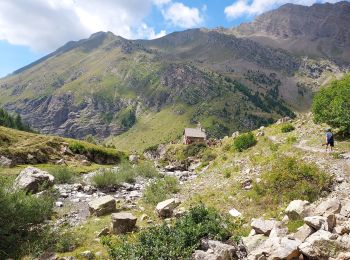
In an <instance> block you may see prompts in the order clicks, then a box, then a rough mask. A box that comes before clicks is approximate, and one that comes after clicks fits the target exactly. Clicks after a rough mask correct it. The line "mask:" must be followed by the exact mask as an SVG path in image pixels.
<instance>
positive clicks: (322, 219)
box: [304, 214, 336, 231]
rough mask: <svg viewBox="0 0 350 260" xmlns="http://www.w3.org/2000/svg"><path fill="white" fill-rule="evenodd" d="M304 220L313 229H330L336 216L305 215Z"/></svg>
mask: <svg viewBox="0 0 350 260" xmlns="http://www.w3.org/2000/svg"><path fill="white" fill-rule="evenodd" d="M304 222H305V223H306V224H307V225H309V226H310V227H311V228H313V229H315V230H319V229H323V230H326V231H332V230H333V228H334V227H335V225H336V218H335V215H334V214H328V215H326V216H312V217H306V218H304Z"/></svg>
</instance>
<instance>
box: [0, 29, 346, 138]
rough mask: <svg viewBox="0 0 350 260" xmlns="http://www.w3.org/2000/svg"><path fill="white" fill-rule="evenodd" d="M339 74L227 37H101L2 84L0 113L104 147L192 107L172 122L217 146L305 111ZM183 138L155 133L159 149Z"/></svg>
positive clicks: (195, 33)
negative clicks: (201, 129)
mask: <svg viewBox="0 0 350 260" xmlns="http://www.w3.org/2000/svg"><path fill="white" fill-rule="evenodd" d="M343 71H344V69H343V68H342V67H339V66H338V65H337V64H335V63H333V62H331V61H329V60H313V59H310V58H301V57H299V56H296V55H295V54H293V53H290V52H287V51H285V50H282V49H276V48H273V47H268V46H265V45H262V44H260V43H258V42H256V41H254V40H250V39H247V38H237V37H235V36H234V35H232V34H228V33H227V32H226V31H224V32H222V31H218V30H206V29H193V30H187V31H183V32H176V33H172V34H170V35H167V36H165V37H163V38H161V39H156V40H151V41H144V40H136V41H129V40H126V39H123V38H121V37H118V36H115V35H113V34H112V33H110V32H108V33H103V32H99V33H96V34H93V35H92V36H91V37H90V38H89V39H85V40H81V41H78V42H70V43H67V44H66V45H65V46H63V47H61V48H60V49H58V50H57V51H56V52H54V53H52V54H50V55H48V56H46V57H44V58H42V59H41V60H39V61H37V62H34V63H33V64H30V65H28V66H26V67H25V68H22V69H20V70H18V71H16V72H15V73H14V74H13V75H10V76H8V77H6V78H4V79H1V80H0V105H3V106H4V107H5V108H6V109H7V110H9V111H14V112H17V113H19V114H20V115H21V116H22V118H23V119H24V121H25V122H26V123H29V124H30V125H31V126H32V127H33V128H34V129H35V130H40V132H42V133H46V134H56V135H60V136H66V137H73V138H84V137H86V136H88V135H93V136H96V137H98V138H101V139H102V138H106V137H109V136H115V135H119V134H121V133H124V132H126V131H128V130H129V129H130V128H132V129H133V130H132V131H133V132H132V133H136V132H140V131H141V126H142V125H143V123H142V122H145V121H147V118H148V117H149V115H153V114H157V113H162V110H163V109H167V108H168V107H172V109H173V110H174V111H177V110H182V109H183V107H190V108H191V109H190V110H189V111H190V113H188V114H187V116H186V120H184V119H183V118H182V117H181V116H180V115H181V113H177V112H175V116H174V117H173V118H174V121H176V120H179V121H180V122H182V123H181V125H191V124H194V123H196V122H198V121H200V122H201V123H202V124H203V125H204V126H205V127H206V128H207V130H208V133H209V135H210V136H212V137H223V136H225V135H229V134H231V133H232V132H233V131H236V130H241V131H245V130H249V129H253V128H255V127H258V126H260V125H262V124H266V123H269V122H272V121H273V120H275V119H277V118H279V117H281V116H285V115H291V110H297V111H305V110H307V109H308V108H309V105H310V101H311V98H312V93H313V91H314V90H315V89H317V88H318V87H319V86H321V85H323V84H324V83H326V82H328V81H329V80H330V79H332V78H334V77H338V76H340V75H342V73H343ZM138 127H140V129H137V128H138ZM179 134H181V131H180V129H174V133H172V134H171V135H168V133H167V131H160V135H161V136H159V140H165V139H167V140H169V138H172V137H173V136H176V135H179ZM130 136H133V138H137V137H136V135H132V134H130ZM167 136H168V137H169V138H166V137H167ZM119 139H120V138H119ZM117 140H118V138H117ZM138 140H139V141H141V139H138ZM117 144H120V143H119V141H118V142H117Z"/></svg>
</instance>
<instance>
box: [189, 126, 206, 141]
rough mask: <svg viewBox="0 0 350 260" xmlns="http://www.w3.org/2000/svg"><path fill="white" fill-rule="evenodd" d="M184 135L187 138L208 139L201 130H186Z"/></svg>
mask: <svg viewBox="0 0 350 260" xmlns="http://www.w3.org/2000/svg"><path fill="white" fill-rule="evenodd" d="M184 134H185V136H186V137H195V138H204V139H205V138H207V135H206V134H205V132H204V131H203V130H202V129H199V128H185V131H184Z"/></svg>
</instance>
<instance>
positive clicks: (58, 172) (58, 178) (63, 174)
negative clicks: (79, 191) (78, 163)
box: [50, 166, 74, 184]
mask: <svg viewBox="0 0 350 260" xmlns="http://www.w3.org/2000/svg"><path fill="white" fill-rule="evenodd" d="M50 173H51V174H52V175H53V176H54V177H55V183H59V184H63V183H72V182H73V180H74V171H73V170H72V169H70V168H68V167H67V166H56V167H54V168H53V169H52V170H50Z"/></svg>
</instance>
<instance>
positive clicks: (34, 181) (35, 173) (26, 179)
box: [14, 166, 55, 193]
mask: <svg viewBox="0 0 350 260" xmlns="http://www.w3.org/2000/svg"><path fill="white" fill-rule="evenodd" d="M54 180H55V178H54V177H53V176H52V175H51V174H48V173H47V172H46V171H42V170H40V169H38V168H35V167H31V166H30V167H27V168H25V169H24V170H22V171H21V172H20V174H19V175H18V176H17V178H16V179H15V182H14V188H15V189H21V190H25V191H27V192H31V193H36V192H38V191H39V190H40V188H47V187H51V186H53V184H54Z"/></svg>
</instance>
